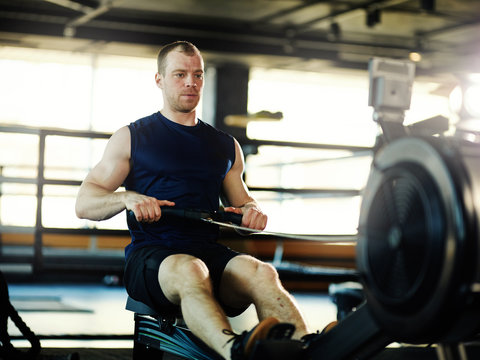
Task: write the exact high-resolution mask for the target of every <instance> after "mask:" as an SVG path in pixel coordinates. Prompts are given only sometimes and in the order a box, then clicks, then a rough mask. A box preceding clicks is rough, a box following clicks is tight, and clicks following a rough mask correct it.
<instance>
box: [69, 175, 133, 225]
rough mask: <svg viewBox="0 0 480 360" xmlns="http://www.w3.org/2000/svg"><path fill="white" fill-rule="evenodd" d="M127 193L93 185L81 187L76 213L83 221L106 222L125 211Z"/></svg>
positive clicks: (87, 184) (84, 184) (86, 184)
mask: <svg viewBox="0 0 480 360" xmlns="http://www.w3.org/2000/svg"><path fill="white" fill-rule="evenodd" d="M125 196H126V192H125V191H116V192H113V191H108V190H107V189H104V188H102V187H100V186H98V185H95V184H93V183H89V182H84V183H83V184H82V186H81V187H80V190H79V192H78V195H77V201H76V204H75V212H76V214H77V216H78V217H79V218H81V219H89V220H105V219H109V218H111V217H112V216H114V215H116V214H118V213H119V212H121V211H122V210H124V209H125V200H124V198H125Z"/></svg>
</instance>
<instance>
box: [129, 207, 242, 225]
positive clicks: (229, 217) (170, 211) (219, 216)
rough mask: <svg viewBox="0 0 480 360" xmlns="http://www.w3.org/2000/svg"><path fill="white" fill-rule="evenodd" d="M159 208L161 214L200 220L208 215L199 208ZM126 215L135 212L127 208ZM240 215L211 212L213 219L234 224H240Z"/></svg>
mask: <svg viewBox="0 0 480 360" xmlns="http://www.w3.org/2000/svg"><path fill="white" fill-rule="evenodd" d="M161 209H162V215H168V216H176V217H180V218H186V219H192V220H201V219H203V218H207V217H210V214H209V213H206V212H203V211H200V210H188V209H179V208H176V207H172V206H162V207H161ZM128 216H129V217H130V218H133V219H135V213H134V212H133V210H128ZM242 216H243V215H242V214H236V213H233V212H228V211H215V212H214V213H212V214H211V218H212V219H213V220H215V221H220V222H231V223H233V224H236V225H241V224H242Z"/></svg>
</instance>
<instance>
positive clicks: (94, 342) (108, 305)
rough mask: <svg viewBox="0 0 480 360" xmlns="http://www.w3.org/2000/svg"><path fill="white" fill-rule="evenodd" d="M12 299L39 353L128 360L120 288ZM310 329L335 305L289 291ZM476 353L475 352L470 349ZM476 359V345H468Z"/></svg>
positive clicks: (430, 352)
mask: <svg viewBox="0 0 480 360" xmlns="http://www.w3.org/2000/svg"><path fill="white" fill-rule="evenodd" d="M9 293H10V300H11V302H12V304H13V305H14V307H15V308H16V309H17V311H18V313H19V314H20V316H21V317H22V319H23V320H24V321H25V323H26V324H27V325H28V326H29V327H30V329H31V330H33V332H34V333H35V334H36V335H37V336H39V337H40V339H41V344H42V352H41V354H42V355H43V356H44V358H46V359H49V358H52V356H55V357H58V356H62V357H65V356H68V355H69V354H73V353H78V354H79V356H80V359H81V360H109V359H112V360H113V359H115V360H130V359H131V358H132V347H133V341H132V340H131V338H132V336H133V325H134V322H133V314H132V313H131V312H129V311H127V310H125V302H126V298H127V295H126V292H125V290H124V288H123V287H121V286H106V285H101V284H50V283H49V284H46V283H45V284H43V283H41V284H38V283H36V284H27V283H23V282H22V283H13V284H12V283H10V284H9ZM293 295H294V297H295V298H296V300H297V301H298V304H299V306H300V308H301V310H302V311H303V313H304V314H305V317H306V319H307V321H308V323H309V325H310V326H311V329H312V330H314V331H315V330H321V329H323V328H324V327H325V326H326V325H327V324H328V323H329V322H331V321H333V320H335V319H336V306H335V305H334V304H333V303H332V302H331V300H330V298H329V297H328V295H327V294H324V293H300V292H296V293H293ZM256 321H257V317H256V314H255V311H254V309H253V308H249V309H248V310H247V311H246V312H245V313H243V314H242V315H240V316H238V317H236V318H232V319H231V322H232V326H233V328H234V330H236V331H243V330H246V329H250V328H251V327H253V326H254V325H255V324H256ZM8 329H9V334H10V336H11V337H13V338H17V339H14V340H12V343H13V345H14V346H15V347H16V348H25V347H28V346H29V343H28V342H27V341H25V340H19V339H18V337H19V335H20V332H19V331H18V329H17V328H16V327H15V325H14V324H13V323H11V322H10V323H9V327H8ZM472 351H475V353H471V352H472ZM468 352H469V354H470V353H471V354H470V355H472V354H473V357H472V358H479V357H478V356H480V354H479V350H478V349H477V348H475V349H470V350H469V351H468ZM375 359H376V360H387V359H388V360H395V359H399V360H400V359H401V360H405V359H408V360H415V359H419V360H427V359H432V360H433V359H438V358H437V355H436V353H435V349H434V348H432V347H430V348H425V347H403V348H399V347H398V346H397V345H396V344H393V345H392V346H390V347H388V348H387V349H385V350H384V351H382V352H381V353H379V354H378V355H377V356H375Z"/></svg>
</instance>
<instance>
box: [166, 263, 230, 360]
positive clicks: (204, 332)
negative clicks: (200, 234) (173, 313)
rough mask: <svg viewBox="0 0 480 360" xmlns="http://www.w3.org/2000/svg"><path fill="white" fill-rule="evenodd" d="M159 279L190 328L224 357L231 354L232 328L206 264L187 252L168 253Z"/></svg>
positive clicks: (226, 357) (169, 298)
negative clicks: (216, 296)
mask: <svg viewBox="0 0 480 360" xmlns="http://www.w3.org/2000/svg"><path fill="white" fill-rule="evenodd" d="M158 281H159V283H160V287H161V288H162V290H163V293H164V295H165V296H166V298H167V299H168V300H170V301H171V302H172V303H174V304H177V305H180V306H181V309H182V314H183V318H184V320H185V323H186V324H187V325H188V327H189V329H190V330H191V331H192V332H193V333H194V334H195V335H196V336H198V337H199V338H200V339H201V340H202V341H204V342H205V343H206V344H207V345H208V346H210V347H211V348H212V349H215V350H216V351H217V352H218V353H219V354H220V355H222V356H223V357H224V358H225V359H229V358H230V347H231V344H230V343H228V341H229V340H230V339H231V335H227V334H224V333H223V332H222V330H223V329H226V330H231V326H230V323H229V321H228V319H227V317H226V316H225V313H224V311H223V309H222V308H221V307H220V305H219V304H218V302H217V301H216V300H215V298H214V296H213V288H212V283H211V280H210V275H209V271H208V269H207V267H206V265H205V264H204V263H203V262H202V261H201V260H200V259H197V258H195V257H193V256H190V255H185V254H178V255H171V256H169V257H167V258H166V259H165V260H164V261H163V262H162V263H161V265H160V268H159V272H158Z"/></svg>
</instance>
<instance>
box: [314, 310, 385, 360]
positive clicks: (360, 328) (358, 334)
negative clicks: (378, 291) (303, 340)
mask: <svg viewBox="0 0 480 360" xmlns="http://www.w3.org/2000/svg"><path fill="white" fill-rule="evenodd" d="M392 341H393V340H392V339H391V338H389V337H388V336H387V335H385V334H384V333H383V332H382V331H381V329H380V327H379V326H378V325H377V323H376V322H375V320H374V319H373V317H372V315H371V314H370V310H369V308H368V305H367V304H366V303H364V304H363V305H361V306H360V307H359V308H358V309H357V310H356V311H355V312H353V313H351V314H350V315H348V316H347V317H346V318H345V319H343V320H342V321H340V322H339V323H338V324H337V325H336V326H335V327H334V328H332V329H331V330H330V331H328V332H327V333H326V334H324V335H321V336H319V337H318V339H317V340H315V341H314V342H313V343H312V344H311V345H310V346H309V348H308V349H307V350H306V357H305V359H308V360H310V359H312V360H316V359H322V360H339V359H342V360H348V359H358V360H361V359H370V358H371V357H372V356H373V355H375V354H376V353H378V352H379V351H381V350H383V349H384V348H385V347H386V346H387V345H388V344H390V343H391V342H392Z"/></svg>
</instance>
